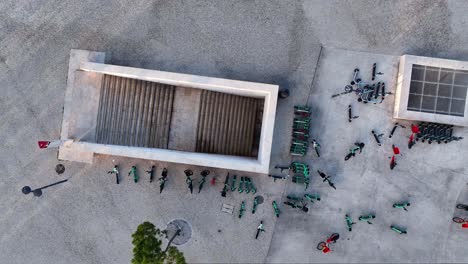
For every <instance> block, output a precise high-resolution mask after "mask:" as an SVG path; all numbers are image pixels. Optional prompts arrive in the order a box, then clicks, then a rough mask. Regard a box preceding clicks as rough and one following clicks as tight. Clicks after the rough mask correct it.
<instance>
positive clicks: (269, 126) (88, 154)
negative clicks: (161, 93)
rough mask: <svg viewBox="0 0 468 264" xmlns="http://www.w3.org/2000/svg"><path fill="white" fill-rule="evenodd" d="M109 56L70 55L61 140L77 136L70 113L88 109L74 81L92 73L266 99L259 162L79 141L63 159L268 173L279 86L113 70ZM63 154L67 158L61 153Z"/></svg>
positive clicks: (74, 52) (78, 52) (77, 52)
mask: <svg viewBox="0 0 468 264" xmlns="http://www.w3.org/2000/svg"><path fill="white" fill-rule="evenodd" d="M104 57H105V54H104V53H102V52H100V53H93V52H89V51H84V50H72V51H71V55H70V66H69V67H70V68H69V73H68V84H67V91H66V97H65V113H64V120H63V126H62V135H61V139H62V140H67V139H70V138H71V137H72V135H71V134H69V124H70V122H71V120H70V119H72V118H73V116H72V115H71V114H70V113H71V112H70V111H78V112H79V111H84V110H85V109H80V108H82V107H80V106H77V105H76V104H73V103H72V95H73V94H80V93H79V92H77V91H75V90H76V89H78V90H80V89H81V90H83V91H84V92H86V89H84V88H83V87H79V86H80V83H82V82H80V81H79V80H75V78H79V76H82V75H79V74H76V72H77V71H85V72H89V73H98V74H108V75H114V76H120V77H125V78H132V79H138V80H145V81H151V82H157V83H163V84H169V85H174V86H179V87H190V88H196V89H203V90H210V91H215V92H221V93H228V94H234V95H240V96H246V97H254V98H262V99H264V105H263V107H264V108H263V117H262V128H261V134H260V144H259V150H258V156H257V159H255V158H247V157H238V156H227V155H217V154H207V153H195V152H183V151H176V150H167V149H153V148H141V147H127V146H117V145H103V144H96V143H91V142H79V141H75V142H74V143H72V144H71V146H68V147H63V146H62V147H61V149H63V151H61V150H59V157H61V158H63V159H65V160H72V161H73V160H76V161H81V162H83V161H84V162H92V155H93V153H99V154H107V155H116V156H125V157H132V158H141V159H149V160H159V161H167V162H174V163H183V164H192V165H198V166H208V167H215V168H224V169H232V170H239V171H250V172H256V173H268V170H269V165H270V155H271V148H272V143H273V129H274V125H275V116H276V104H277V98H278V90H279V86H278V85H272V84H264V83H254V82H245V81H237V80H229V79H222V78H212V77H206V76H197V75H190V74H180V73H173V72H164V71H156V70H147V69H139V68H133V67H124V66H117V65H109V64H104ZM73 84H77V86H78V87H77V86H74V85H73ZM82 88H83V89H82ZM88 90H89V89H88ZM85 96H87V95H83V97H85ZM96 100H97V98H96ZM72 106H74V107H72ZM72 108H73V109H72ZM79 113H81V112H79ZM83 120H86V119H83ZM90 125H92V124H90ZM83 127H84V126H83ZM91 132H92V131H91ZM91 134H92V133H91ZM61 152H62V154H60V153H61ZM74 156H76V157H74Z"/></svg>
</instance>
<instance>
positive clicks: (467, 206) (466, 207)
mask: <svg viewBox="0 0 468 264" xmlns="http://www.w3.org/2000/svg"><path fill="white" fill-rule="evenodd" d="M457 209H463V210H465V211H468V205H465V204H457Z"/></svg>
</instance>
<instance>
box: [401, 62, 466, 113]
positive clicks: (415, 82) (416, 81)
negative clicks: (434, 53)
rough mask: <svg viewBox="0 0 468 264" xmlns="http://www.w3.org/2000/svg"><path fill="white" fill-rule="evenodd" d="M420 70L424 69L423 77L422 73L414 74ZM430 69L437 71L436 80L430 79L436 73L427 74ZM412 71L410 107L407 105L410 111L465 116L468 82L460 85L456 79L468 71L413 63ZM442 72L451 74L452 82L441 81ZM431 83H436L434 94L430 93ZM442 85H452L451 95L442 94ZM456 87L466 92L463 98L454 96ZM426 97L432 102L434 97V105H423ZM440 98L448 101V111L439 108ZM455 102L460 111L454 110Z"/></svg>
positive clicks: (450, 88)
mask: <svg viewBox="0 0 468 264" xmlns="http://www.w3.org/2000/svg"><path fill="white" fill-rule="evenodd" d="M418 70H419V71H422V78H421V74H414V73H415V72H417V71H418ZM428 71H429V72H434V71H437V79H436V81H433V80H430V79H431V78H432V79H433V78H434V77H435V76H434V74H431V75H427V73H428ZM411 72H412V74H411V80H410V88H409V97H408V107H407V110H408V111H416V112H425V113H434V114H442V115H451V116H461V117H463V116H464V111H465V103H466V95H467V90H468V84H463V85H459V84H458V83H457V84H456V83H455V80H456V78H457V74H460V75H461V74H463V75H466V76H468V71H462V70H455V69H449V68H441V67H431V66H425V65H418V64H413V65H412V69H411ZM441 73H444V76H446V75H451V79H452V80H451V82H450V83H448V82H441ZM466 76H465V77H466ZM462 80H463V79H462ZM419 85H420V86H421V87H420V88H421V89H420V90H421V92H420V93H418V90H419V87H417V86H419ZM429 85H435V91H433V92H434V94H431V93H429V90H428V88H429ZM441 85H443V86H449V85H450V86H449V90H450V96H441V95H440V91H439V89H440V87H441ZM426 86H427V87H426ZM432 88H434V87H432ZM454 88H455V89H460V90H461V93H462V94H464V96H463V98H460V97H454ZM426 89H427V91H426ZM431 90H432V89H431ZM418 99H419V106H418V107H416V106H415V104H417V103H418V102H417V101H418ZM425 99H426V100H427V101H428V102H429V103H431V102H430V100H432V99H433V100H434V101H433V102H432V107H428V106H425V105H423V104H424V102H425ZM439 99H444V100H447V101H448V107H446V108H447V109H448V111H442V110H439V109H438V107H439V104H438V102H439ZM414 101H416V102H414ZM427 101H426V102H427ZM440 102H442V100H440ZM453 103H456V104H457V106H456V107H458V109H459V111H453V110H455V109H452V104H453ZM410 105H411V106H410ZM454 107H455V106H454ZM460 108H461V109H460Z"/></svg>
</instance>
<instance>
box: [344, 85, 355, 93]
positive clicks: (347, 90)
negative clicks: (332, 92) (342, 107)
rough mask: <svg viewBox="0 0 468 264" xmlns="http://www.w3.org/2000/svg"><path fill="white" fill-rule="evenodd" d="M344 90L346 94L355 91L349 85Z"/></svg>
mask: <svg viewBox="0 0 468 264" xmlns="http://www.w3.org/2000/svg"><path fill="white" fill-rule="evenodd" d="M344 90H345V92H347V93H350V92H352V91H353V86H351V85H349V84H348V85H346V86H345V88H344Z"/></svg>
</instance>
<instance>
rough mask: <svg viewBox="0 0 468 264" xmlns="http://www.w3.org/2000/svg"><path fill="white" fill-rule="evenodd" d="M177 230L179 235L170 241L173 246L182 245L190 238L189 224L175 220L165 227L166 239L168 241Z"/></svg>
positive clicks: (190, 229) (190, 228)
mask: <svg viewBox="0 0 468 264" xmlns="http://www.w3.org/2000/svg"><path fill="white" fill-rule="evenodd" d="M178 229H180V233H179V234H178V235H177V236H176V237H175V238H174V240H172V243H173V244H175V245H183V244H185V243H187V242H188V241H189V240H190V238H191V237H192V227H190V224H189V223H188V222H187V221H185V220H182V219H175V220H172V221H171V222H169V223H168V224H167V227H166V238H167V239H168V240H170V239H171V238H172V237H173V236H174V234H175V233H176V232H177V230H178Z"/></svg>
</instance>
